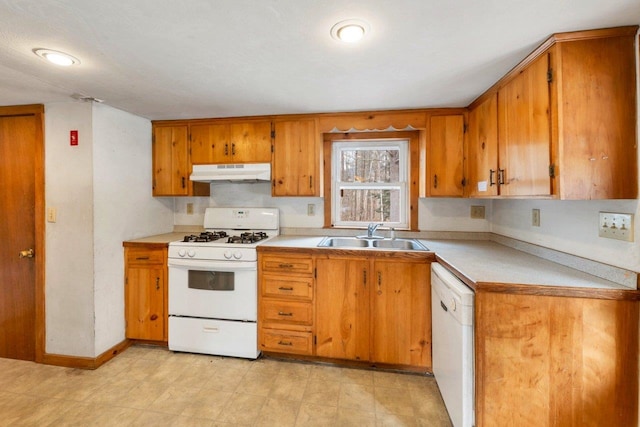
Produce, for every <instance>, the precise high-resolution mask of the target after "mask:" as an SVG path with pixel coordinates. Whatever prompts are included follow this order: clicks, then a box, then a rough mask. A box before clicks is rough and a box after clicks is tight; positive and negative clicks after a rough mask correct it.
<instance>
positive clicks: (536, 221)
mask: <svg viewBox="0 0 640 427" xmlns="http://www.w3.org/2000/svg"><path fill="white" fill-rule="evenodd" d="M531 225H532V226H534V227H540V209H531Z"/></svg>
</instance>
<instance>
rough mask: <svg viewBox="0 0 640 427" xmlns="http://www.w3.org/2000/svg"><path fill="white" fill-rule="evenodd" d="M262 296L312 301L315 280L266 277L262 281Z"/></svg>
mask: <svg viewBox="0 0 640 427" xmlns="http://www.w3.org/2000/svg"><path fill="white" fill-rule="evenodd" d="M262 295H263V296H265V297H277V298H283V297H284V298H287V297H289V298H292V299H304V300H311V299H312V298H313V279H312V278H311V277H298V276H275V275H265V276H263V279H262Z"/></svg>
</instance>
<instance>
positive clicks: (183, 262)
mask: <svg viewBox="0 0 640 427" xmlns="http://www.w3.org/2000/svg"><path fill="white" fill-rule="evenodd" d="M168 266H169V268H172V267H173V268H181V269H186V270H204V271H229V272H235V271H257V270H258V263H257V262H256V261H208V260H199V259H178V258H170V259H169V262H168Z"/></svg>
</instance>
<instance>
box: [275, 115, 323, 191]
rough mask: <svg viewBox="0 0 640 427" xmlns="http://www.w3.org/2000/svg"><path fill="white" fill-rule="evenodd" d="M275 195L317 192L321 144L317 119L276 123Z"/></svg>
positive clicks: (318, 187)
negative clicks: (319, 143)
mask: <svg viewBox="0 0 640 427" xmlns="http://www.w3.org/2000/svg"><path fill="white" fill-rule="evenodd" d="M274 127H275V139H274V155H273V170H272V173H271V174H272V177H273V191H272V193H273V195H274V196H318V195H319V194H320V190H319V189H320V184H319V177H318V164H317V163H318V144H317V135H316V125H315V120H293V121H282V122H276V123H275V126H274Z"/></svg>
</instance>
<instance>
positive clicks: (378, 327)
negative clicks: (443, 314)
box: [316, 255, 431, 370]
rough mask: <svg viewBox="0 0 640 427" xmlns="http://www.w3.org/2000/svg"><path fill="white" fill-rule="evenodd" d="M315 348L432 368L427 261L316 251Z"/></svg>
mask: <svg viewBox="0 0 640 427" xmlns="http://www.w3.org/2000/svg"><path fill="white" fill-rule="evenodd" d="M316 268H317V271H318V275H317V289H316V354H317V355H318V356H322V357H328V358H333V359H346V360H359V361H370V362H373V363H381V364H385V365H393V366H398V367H399V366H404V367H413V368H417V369H424V368H426V369H427V370H430V369H431V314H430V313H431V308H430V307H431V286H430V276H429V271H430V270H429V263H428V262H426V261H423V260H418V261H410V260H399V259H384V258H383V257H381V258H375V257H367V258H363V257H357V256H331V255H328V256H317V257H316Z"/></svg>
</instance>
